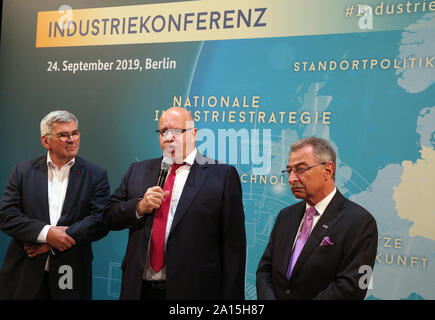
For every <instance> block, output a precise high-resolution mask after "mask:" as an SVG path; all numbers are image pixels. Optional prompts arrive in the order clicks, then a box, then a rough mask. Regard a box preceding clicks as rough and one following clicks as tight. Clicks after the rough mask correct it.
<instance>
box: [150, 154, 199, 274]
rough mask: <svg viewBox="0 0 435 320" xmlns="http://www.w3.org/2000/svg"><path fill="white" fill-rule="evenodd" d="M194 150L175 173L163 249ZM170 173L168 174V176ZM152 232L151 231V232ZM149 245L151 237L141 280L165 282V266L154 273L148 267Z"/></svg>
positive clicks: (192, 160)
mask: <svg viewBox="0 0 435 320" xmlns="http://www.w3.org/2000/svg"><path fill="white" fill-rule="evenodd" d="M197 152H198V151H197V150H196V148H195V149H194V150H193V151H192V152H191V153H190V154H189V155H188V156H187V157H186V159H184V162H185V163H187V164H186V165H184V166H181V167H179V168H178V169H177V171H175V181H174V186H173V188H172V196H171V205H170V207H169V212H168V220H167V223H166V233H165V249H166V242H167V241H168V237H169V231H170V230H171V226H172V222H173V221H174V216H175V212H176V210H177V206H178V200H180V197H181V193H182V192H183V189H184V185H185V184H186V181H187V177H188V176H189V173H190V167H191V166H192V165H193V162H194V161H195V158H196V154H197ZM169 173H170V171H169V172H168V176H169ZM151 232H152V231H151ZM150 243H151V237H150V240H149V242H148V254H147V260H146V263H145V269H144V270H145V271H144V274H143V279H145V280H165V279H166V266H163V268H162V269H161V270H160V271H159V272H157V273H156V272H155V271H154V269H153V268H152V267H151V266H150Z"/></svg>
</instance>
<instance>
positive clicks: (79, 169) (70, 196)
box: [57, 157, 86, 225]
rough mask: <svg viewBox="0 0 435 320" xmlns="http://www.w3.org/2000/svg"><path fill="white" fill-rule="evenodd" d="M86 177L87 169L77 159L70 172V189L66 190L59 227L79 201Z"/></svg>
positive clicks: (77, 158)
mask: <svg viewBox="0 0 435 320" xmlns="http://www.w3.org/2000/svg"><path fill="white" fill-rule="evenodd" d="M85 175H86V168H85V167H84V166H83V162H82V161H81V159H80V158H79V157H76V159H75V163H74V165H73V166H72V167H71V169H70V172H69V180H68V187H67V189H66V194H65V200H64V202H63V206H62V213H61V215H60V218H59V220H58V222H57V225H62V224H61V223H62V221H63V220H65V218H66V216H67V215H68V214H69V213H71V209H72V208H73V207H74V202H75V201H77V198H78V195H80V188H81V186H82V181H83V179H84V177H85Z"/></svg>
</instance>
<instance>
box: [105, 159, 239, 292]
mask: <svg viewBox="0 0 435 320" xmlns="http://www.w3.org/2000/svg"><path fill="white" fill-rule="evenodd" d="M161 161H162V158H158V159H152V160H145V161H142V162H138V163H133V164H132V165H131V166H130V168H129V169H128V172H127V174H126V175H125V176H124V178H123V179H122V182H121V185H120V187H119V188H118V190H116V191H115V193H114V194H113V195H112V196H111V197H110V199H109V205H108V207H107V208H106V210H105V222H106V223H107V224H108V226H109V227H110V228H111V229H113V230H120V229H124V228H127V227H128V228H130V231H129V238H128V244H127V250H126V253H125V257H124V260H123V262H122V266H121V268H122V271H123V275H122V286H121V297H120V298H121V299H140V296H141V285H142V275H143V271H144V266H145V262H146V256H147V249H148V248H147V246H148V241H149V239H150V234H151V229H152V226H153V220H154V214H149V215H147V214H145V216H144V217H143V218H142V219H140V220H137V219H136V213H135V210H136V203H137V202H138V198H139V197H142V196H143V194H144V193H145V191H146V190H147V189H148V188H150V187H152V186H155V185H156V182H157V178H158V175H159V172H160V164H161ZM214 163H215V162H214V160H212V159H209V158H205V157H203V156H201V155H200V154H199V153H198V155H197V157H196V159H195V163H194V164H193V165H192V167H191V169H190V173H189V176H188V178H187V181H186V184H185V185H184V189H183V192H182V194H181V197H180V199H179V202H178V206H177V209H176V212H175V216H174V220H173V223H172V226H171V230H170V234H169V237H168V240H167V244H166V251H165V265H166V286H167V288H166V293H167V298H168V299H243V298H244V280H245V259H246V236H245V221H244V212H243V203H242V190H241V185H240V179H239V176H238V174H237V171H236V169H235V168H234V167H232V166H229V165H225V164H214Z"/></svg>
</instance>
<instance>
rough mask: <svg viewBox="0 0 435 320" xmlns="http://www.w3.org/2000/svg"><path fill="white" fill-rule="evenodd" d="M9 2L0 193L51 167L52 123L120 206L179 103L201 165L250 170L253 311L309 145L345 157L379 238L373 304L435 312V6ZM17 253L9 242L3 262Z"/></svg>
mask: <svg viewBox="0 0 435 320" xmlns="http://www.w3.org/2000/svg"><path fill="white" fill-rule="evenodd" d="M366 2H367V3H366V4H362V3H360V2H357V1H342V0H341V1H328V5H327V6H326V5H325V4H324V3H323V2H322V1H299V0H298V1H283V0H273V1H266V0H254V1H247V0H240V1H227V0H224V1H210V0H207V1H206V0H204V1H161V0H160V1H133V0H129V1H120V0H105V1H102V0H94V1H90V0H77V1H74V3H73V4H65V3H64V2H63V1H61V0H51V1H50V0H39V1H27V0H5V1H3V18H2V35H1V40H2V41H1V57H0V68H1V73H0V104H1V109H0V115H1V116H0V133H1V136H2V139H1V146H2V147H1V149H2V150H3V151H2V157H1V159H0V191H1V192H3V190H4V186H5V185H6V182H7V180H8V177H9V174H10V172H11V169H12V167H13V165H14V164H15V163H17V162H22V161H26V160H28V159H31V158H35V157H38V156H41V155H43V154H44V153H45V149H43V147H42V146H41V144H40V132H39V122H40V120H41V119H42V117H43V116H44V115H46V114H47V113H48V112H50V111H52V110H56V109H66V110H69V111H71V112H72V113H74V114H75V115H76V116H77V117H78V119H79V122H80V131H81V132H82V136H81V149H80V155H81V156H82V157H84V158H86V159H88V160H90V161H93V162H95V163H97V164H99V165H100V166H102V167H104V168H105V169H106V170H107V171H108V174H109V180H110V185H111V191H112V192H113V191H114V190H115V189H116V188H117V187H118V185H119V183H120V181H121V178H122V176H123V175H124V173H125V172H126V170H127V168H128V167H129V165H130V164H131V163H132V162H135V161H141V160H144V159H148V158H153V157H158V156H160V154H161V152H160V148H159V144H158V136H157V135H156V133H155V130H156V128H157V121H158V118H159V116H160V114H161V112H162V111H163V110H165V109H167V108H169V107H172V106H181V107H184V108H186V109H188V110H189V111H191V112H192V114H193V116H194V119H195V121H196V125H197V127H198V129H199V131H198V139H197V146H198V149H199V151H201V152H203V153H205V154H207V155H208V156H211V157H214V158H216V159H218V160H221V161H224V162H227V163H229V164H232V165H234V166H235V167H236V168H237V170H238V172H239V175H240V179H241V182H242V187H243V203H244V209H245V215H246V232H247V234H246V235H247V265H246V291H245V293H246V297H247V298H248V299H256V291H255V272H256V268H257V265H258V262H259V260H260V258H261V255H262V253H263V251H264V249H265V246H266V244H267V241H268V238H269V234H270V232H271V230H272V227H273V223H274V220H275V217H276V215H277V213H278V212H279V211H280V210H281V209H282V208H284V207H286V206H289V205H291V204H293V203H295V202H296V201H297V200H296V199H295V198H294V197H293V196H292V194H291V192H290V189H289V187H288V183H287V181H286V179H285V177H284V176H283V175H282V174H281V170H283V169H285V166H286V164H287V159H288V155H289V148H290V145H291V143H292V142H293V141H295V140H296V139H298V138H302V137H306V136H312V135H315V136H319V137H322V138H326V139H328V140H329V141H331V143H332V145H333V146H334V148H335V150H336V151H337V158H338V159H337V177H336V183H337V187H338V189H339V190H340V191H341V192H342V193H343V194H345V196H346V197H349V198H350V199H351V200H353V201H355V202H357V203H359V204H360V205H362V206H364V207H365V208H366V209H367V210H369V211H370V212H371V213H372V214H373V216H374V217H375V218H376V221H377V223H378V228H379V242H378V254H377V257H376V263H375V268H374V273H373V276H372V280H371V282H370V283H367V285H368V289H369V290H368V294H367V299H434V298H435V282H434V281H433V279H434V278H435V266H434V262H435V228H434V226H435V211H434V206H433V204H432V203H431V202H432V201H431V200H432V199H433V195H434V193H433V192H434V191H433V190H434V189H435V99H434V98H435V86H434V81H435V71H434V65H435V59H434V54H435V42H434V39H435V12H434V11H435V1H428V0H424V1H423V0H421V1H411V0H409V1H405V0H402V1H400V0H399V1H393V0H390V1H366ZM127 237H128V232H127V230H124V231H116V232H115V231H111V232H110V233H109V234H108V235H107V236H106V237H105V238H103V239H101V240H100V241H98V242H95V243H94V244H93V249H94V256H95V257H94V263H93V267H94V269H93V297H94V299H118V298H119V292H120V285H121V269H120V265H121V261H122V259H123V256H124V252H125V247H126V243H127ZM9 241H10V238H9V237H8V236H7V235H5V234H4V233H0V263H2V261H3V259H4V256H5V253H6V250H7V246H8V243H9Z"/></svg>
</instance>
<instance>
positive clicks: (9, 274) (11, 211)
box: [0, 111, 110, 299]
mask: <svg viewBox="0 0 435 320" xmlns="http://www.w3.org/2000/svg"><path fill="white" fill-rule="evenodd" d="M41 143H42V145H43V146H44V147H45V148H46V149H47V150H48V153H47V155H46V156H43V157H40V158H37V159H33V160H30V161H27V162H23V163H19V164H17V165H15V166H14V168H13V169H12V173H11V175H10V178H9V181H8V183H7V185H6V188H5V191H4V194H3V199H2V203H1V209H0V229H1V230H2V231H3V232H5V233H6V234H8V235H9V236H11V237H12V240H11V242H10V244H9V247H8V250H7V253H6V256H5V259H4V261H3V267H2V269H1V271H0V299H91V297H92V259H93V255H92V247H91V242H92V241H95V240H98V239H100V238H102V237H103V236H104V235H106V234H107V232H108V230H107V229H106V228H105V227H104V223H103V216H102V211H103V209H104V206H105V204H106V201H107V199H108V197H109V193H110V189H109V183H108V179H107V174H106V171H105V170H103V169H101V168H100V167H98V166H96V165H95V164H92V163H90V162H88V161H86V160H84V159H82V158H80V157H78V156H77V154H78V151H79V146H80V132H79V130H78V120H77V118H76V117H75V116H74V115H72V114H71V113H69V112H67V111H53V112H51V113H49V114H48V115H47V116H45V117H44V118H43V119H42V121H41Z"/></svg>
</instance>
